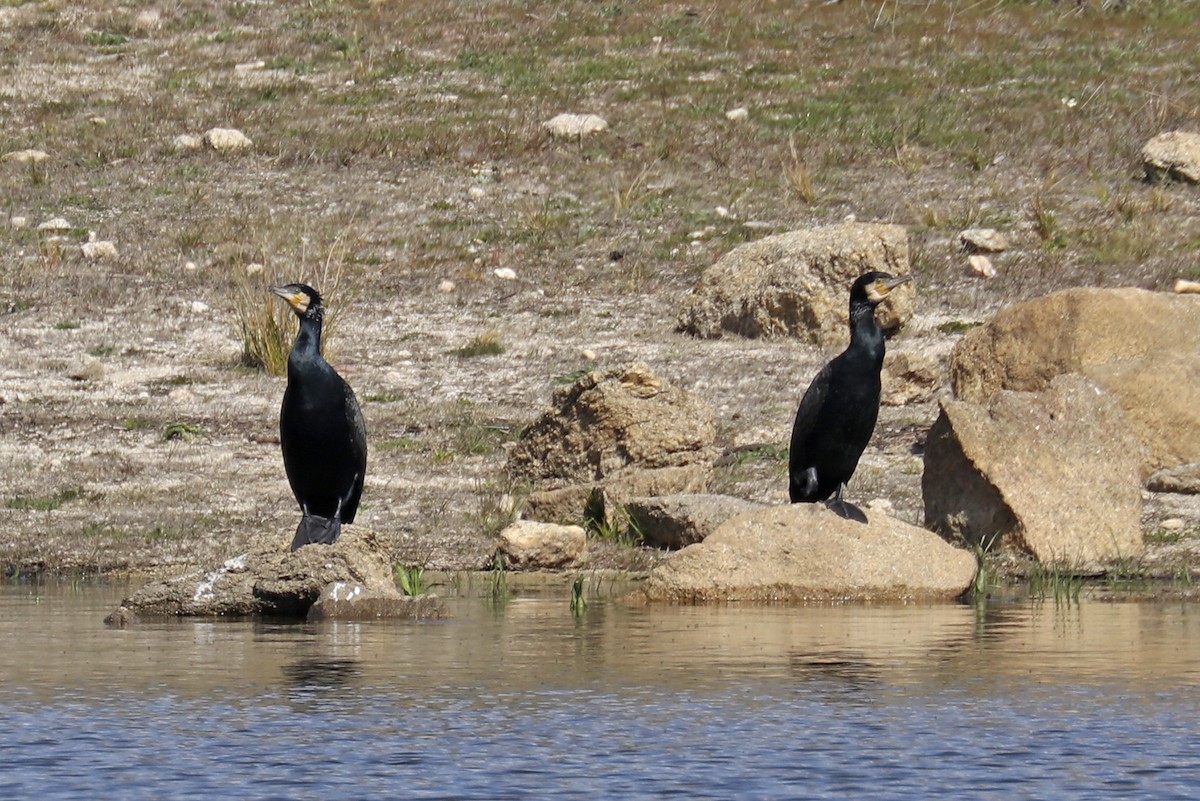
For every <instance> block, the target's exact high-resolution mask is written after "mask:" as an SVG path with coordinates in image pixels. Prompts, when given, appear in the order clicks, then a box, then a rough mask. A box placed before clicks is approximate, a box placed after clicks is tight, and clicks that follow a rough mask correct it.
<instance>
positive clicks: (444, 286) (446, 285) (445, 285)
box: [438, 279, 454, 295]
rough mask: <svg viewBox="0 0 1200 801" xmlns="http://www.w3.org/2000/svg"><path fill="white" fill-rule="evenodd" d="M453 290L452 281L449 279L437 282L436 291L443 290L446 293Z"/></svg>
mask: <svg viewBox="0 0 1200 801" xmlns="http://www.w3.org/2000/svg"><path fill="white" fill-rule="evenodd" d="M453 291H454V282H453V281H451V280H449V279H447V280H445V281H442V283H440V284H438V292H443V293H445V294H447V295H448V294H450V293H451V292H453Z"/></svg>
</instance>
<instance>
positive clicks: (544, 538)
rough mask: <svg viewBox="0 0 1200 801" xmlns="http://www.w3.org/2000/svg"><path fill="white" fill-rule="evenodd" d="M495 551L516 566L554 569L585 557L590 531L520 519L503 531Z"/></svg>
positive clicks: (532, 568)
mask: <svg viewBox="0 0 1200 801" xmlns="http://www.w3.org/2000/svg"><path fill="white" fill-rule="evenodd" d="M496 551H497V553H499V554H500V555H501V556H502V557H503V558H504V562H505V564H506V565H508V566H509V567H511V568H516V569H517V570H555V569H559V568H564V567H570V566H571V565H575V564H578V563H579V562H580V561H581V560H582V559H583V557H584V555H585V553H586V552H587V534H586V532H584V530H583V528H582V527H581V526H562V525H558V524H555V523H538V522H535V521H533V520H518V521H517V522H516V523H513V524H512V525H511V526H509V527H508V528H506V529H504V530H503V531H501V532H500V539H499V542H498V544H497V546H496Z"/></svg>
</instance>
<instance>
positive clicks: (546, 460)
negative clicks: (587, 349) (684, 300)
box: [508, 364, 716, 483]
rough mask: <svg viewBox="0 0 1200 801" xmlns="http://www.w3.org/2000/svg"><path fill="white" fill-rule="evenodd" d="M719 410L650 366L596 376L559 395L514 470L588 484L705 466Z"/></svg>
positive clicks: (516, 455)
mask: <svg viewBox="0 0 1200 801" xmlns="http://www.w3.org/2000/svg"><path fill="white" fill-rule="evenodd" d="M715 439H716V422H715V418H714V415H713V411H712V407H711V406H709V405H708V403H706V402H705V401H704V400H702V399H700V398H699V397H697V396H695V395H692V394H690V393H688V392H685V391H683V390H681V389H677V388H675V387H672V386H670V385H669V384H667V383H666V382H665V381H662V380H660V379H659V378H658V377H657V376H655V375H654V374H653V373H652V372H650V369H649V368H648V367H646V366H645V365H644V364H633V365H629V366H626V367H619V368H615V369H611V370H607V371H604V372H600V371H595V372H591V373H588V374H587V375H585V376H583V377H582V378H580V379H579V380H577V381H576V382H575V383H573V384H571V385H569V386H566V387H563V388H561V389H559V390H557V391H556V392H555V393H554V397H553V400H552V408H550V409H549V410H547V411H546V412H545V413H544V414H542V416H541V417H540V418H538V420H537V421H536V422H534V423H533V424H532V425H531V426H529V428H527V429H526V430H525V431H524V432H523V433H522V434H521V437H520V440H519V441H518V442H517V444H516V446H515V447H514V448H513V450H512V452H511V453H510V454H509V459H508V470H509V473H510V474H512V475H514V476H518V477H521V478H526V479H535V480H554V481H556V482H558V483H568V482H569V483H585V482H592V481H598V480H602V479H611V478H613V477H615V476H617V475H618V474H620V473H621V472H622V471H629V470H631V469H637V470H654V469H659V468H668V467H686V466H690V465H702V466H705V467H711V466H712V463H713V461H714V459H715V458H716V454H715V449H714V445H713V443H714V441H715Z"/></svg>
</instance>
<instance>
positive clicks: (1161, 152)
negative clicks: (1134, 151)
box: [1142, 131, 1200, 184]
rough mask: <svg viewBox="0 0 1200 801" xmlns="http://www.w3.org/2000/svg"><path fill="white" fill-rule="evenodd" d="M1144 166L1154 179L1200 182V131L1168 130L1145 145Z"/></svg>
mask: <svg viewBox="0 0 1200 801" xmlns="http://www.w3.org/2000/svg"><path fill="white" fill-rule="evenodd" d="M1142 166H1143V167H1144V168H1145V170H1146V176H1147V177H1148V178H1149V179H1150V180H1152V181H1159V180H1162V179H1164V178H1169V179H1171V180H1174V181H1186V182H1187V183H1192V184H1194V183H1198V182H1200V134H1198V133H1191V132H1189V131H1168V132H1167V133H1161V134H1159V135H1158V136H1155V137H1154V138H1153V139H1151V140H1150V141H1148V142H1146V144H1145V145H1143V146H1142Z"/></svg>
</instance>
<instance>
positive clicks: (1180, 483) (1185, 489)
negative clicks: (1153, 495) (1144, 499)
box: [1146, 464, 1200, 495]
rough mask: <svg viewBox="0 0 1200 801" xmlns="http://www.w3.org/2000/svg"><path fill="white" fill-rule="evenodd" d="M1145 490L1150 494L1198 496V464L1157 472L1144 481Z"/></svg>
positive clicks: (1199, 466) (1199, 478)
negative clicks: (1170, 493) (1171, 493)
mask: <svg viewBox="0 0 1200 801" xmlns="http://www.w3.org/2000/svg"><path fill="white" fill-rule="evenodd" d="M1146 489H1148V490H1150V491H1151V492H1174V493H1178V494H1180V495H1200V464H1184V465H1180V466H1179V467H1173V468H1171V469H1169V470H1159V471H1158V472H1157V473H1155V474H1154V475H1152V476H1150V478H1149V479H1148V480H1147V481H1146Z"/></svg>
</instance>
